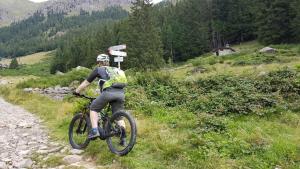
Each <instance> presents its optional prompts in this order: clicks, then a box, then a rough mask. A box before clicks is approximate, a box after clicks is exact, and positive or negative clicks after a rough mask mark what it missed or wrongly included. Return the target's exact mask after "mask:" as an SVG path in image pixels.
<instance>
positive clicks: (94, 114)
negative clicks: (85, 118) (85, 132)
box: [90, 110, 99, 128]
mask: <svg viewBox="0 0 300 169" xmlns="http://www.w3.org/2000/svg"><path fill="white" fill-rule="evenodd" d="M90 118H91V123H92V128H98V120H99V119H98V113H97V112H96V111H92V110H91V111H90Z"/></svg>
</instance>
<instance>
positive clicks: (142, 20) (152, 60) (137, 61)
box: [123, 0, 163, 70]
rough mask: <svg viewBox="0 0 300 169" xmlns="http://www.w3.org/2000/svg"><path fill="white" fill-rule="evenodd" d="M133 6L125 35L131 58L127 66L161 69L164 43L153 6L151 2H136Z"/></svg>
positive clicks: (139, 0)
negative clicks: (153, 13) (155, 23)
mask: <svg viewBox="0 0 300 169" xmlns="http://www.w3.org/2000/svg"><path fill="white" fill-rule="evenodd" d="M132 5H133V6H132V8H131V14H130V15H129V19H128V23H127V26H126V28H125V32H126V33H124V35H123V36H124V37H123V40H124V42H125V43H126V44H127V46H128V55H129V56H130V57H128V59H126V62H125V64H126V66H127V67H128V68H138V69H144V70H146V69H148V68H152V69H153V68H159V67H161V66H162V65H163V58H162V42H161V38H160V36H159V32H158V29H157V28H156V27H155V25H154V19H153V16H152V12H153V7H152V4H151V2H150V1H149V0H145V1H144V0H136V1H134V2H133V3H132Z"/></svg>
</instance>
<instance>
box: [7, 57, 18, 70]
mask: <svg viewBox="0 0 300 169" xmlns="http://www.w3.org/2000/svg"><path fill="white" fill-rule="evenodd" d="M18 67H19V63H18V61H17V58H13V59H12V60H11V62H10V64H9V68H10V69H17V68H18Z"/></svg>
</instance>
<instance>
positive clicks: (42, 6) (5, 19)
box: [0, 0, 131, 27]
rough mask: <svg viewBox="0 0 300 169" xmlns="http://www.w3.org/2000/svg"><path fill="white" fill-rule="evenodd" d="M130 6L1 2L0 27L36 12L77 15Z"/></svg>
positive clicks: (61, 0) (119, 1) (91, 0)
mask: <svg viewBox="0 0 300 169" xmlns="http://www.w3.org/2000/svg"><path fill="white" fill-rule="evenodd" d="M130 4H131V1H130V0H50V1H47V2H43V3H33V2H31V1H29V0H1V1H0V27H1V26H5V25H9V24H10V23H12V22H14V21H19V20H22V19H25V18H27V17H29V16H30V15H31V14H33V13H34V12H35V11H37V10H38V11H42V12H43V13H44V14H47V13H48V12H53V13H60V12H63V13H67V14H70V15H78V14H79V13H80V11H81V10H85V11H89V12H91V11H99V10H104V9H105V8H107V7H110V6H115V5H120V6H121V7H122V8H124V9H127V10H128V9H129V7H130Z"/></svg>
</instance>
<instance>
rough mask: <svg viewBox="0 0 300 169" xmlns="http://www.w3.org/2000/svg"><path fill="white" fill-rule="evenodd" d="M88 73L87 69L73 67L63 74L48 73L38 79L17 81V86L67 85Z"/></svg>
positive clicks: (82, 78)
mask: <svg viewBox="0 0 300 169" xmlns="http://www.w3.org/2000/svg"><path fill="white" fill-rule="evenodd" d="M88 73H90V70H89V69H83V70H76V69H74V70H72V71H70V72H68V73H66V74H64V75H50V76H45V77H41V78H38V79H30V80H28V81H25V82H21V83H19V84H18V85H17V88H29V87H31V88H47V87H51V86H56V85H60V86H69V85H70V84H71V83H72V82H73V81H83V80H84V79H85V77H87V75H88Z"/></svg>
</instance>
